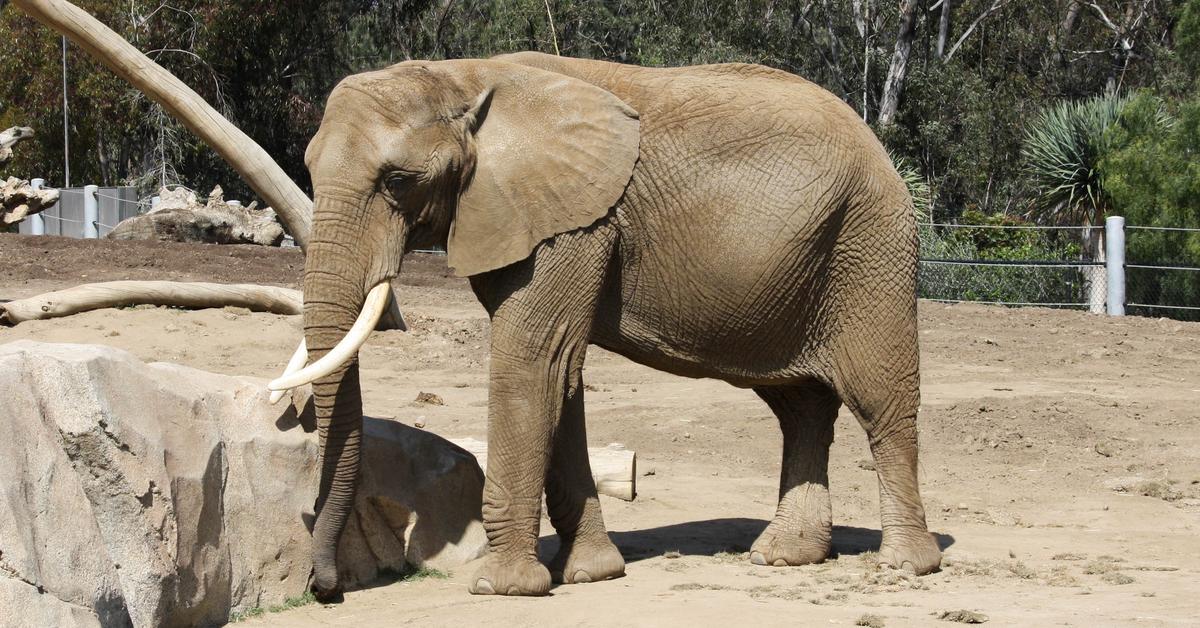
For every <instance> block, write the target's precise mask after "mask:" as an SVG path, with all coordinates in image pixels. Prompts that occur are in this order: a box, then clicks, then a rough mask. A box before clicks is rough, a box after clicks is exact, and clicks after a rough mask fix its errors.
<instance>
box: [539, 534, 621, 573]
mask: <svg viewBox="0 0 1200 628" xmlns="http://www.w3.org/2000/svg"><path fill="white" fill-rule="evenodd" d="M624 575H625V558H624V557H623V556H621V552H620V550H618V549H617V546H616V545H613V542H612V541H611V540H610V539H609V538H608V535H607V534H605V535H603V536H601V537H598V538H596V539H594V540H590V541H586V542H585V541H584V540H582V539H576V540H575V541H574V542H573V543H569V544H563V546H562V547H560V548H559V550H558V553H557V554H555V556H554V559H553V560H551V561H550V576H551V578H553V579H554V581H555V582H560V583H563V584H582V583H584V582H600V581H601V580H612V579H613V578H620V577H621V576H624Z"/></svg>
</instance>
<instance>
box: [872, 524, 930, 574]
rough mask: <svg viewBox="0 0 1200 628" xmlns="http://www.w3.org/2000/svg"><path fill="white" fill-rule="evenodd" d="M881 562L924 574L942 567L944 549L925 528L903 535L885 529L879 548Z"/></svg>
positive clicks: (892, 566)
mask: <svg viewBox="0 0 1200 628" xmlns="http://www.w3.org/2000/svg"><path fill="white" fill-rule="evenodd" d="M879 564H880V565H881V566H886V567H891V568H893V569H903V570H904V571H908V572H911V573H914V574H916V575H918V576H923V575H925V574H928V573H933V572H935V571H938V570H939V569H941V566H942V551H941V550H940V549H938V546H937V542H936V541H935V540H934V538H933V535H932V534H930V533H928V532H925V531H923V530H922V531H921V532H919V533H915V534H905V535H904V536H903V537H901V536H899V535H891V534H888V533H887V531H886V530H885V531H884V534H883V544H882V545H881V546H880V548H879Z"/></svg>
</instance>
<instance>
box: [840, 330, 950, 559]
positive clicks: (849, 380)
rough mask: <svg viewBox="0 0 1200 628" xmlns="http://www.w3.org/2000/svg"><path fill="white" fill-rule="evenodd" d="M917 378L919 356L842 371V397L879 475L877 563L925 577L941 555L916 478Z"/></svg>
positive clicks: (918, 394)
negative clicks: (863, 433)
mask: <svg viewBox="0 0 1200 628" xmlns="http://www.w3.org/2000/svg"><path fill="white" fill-rule="evenodd" d="M914 346H915V345H914ZM847 375H849V376H848V377H847ZM917 380H918V378H917V373H916V360H915V358H913V359H908V360H904V361H893V362H891V363H889V361H887V360H882V361H880V362H878V363H876V365H875V367H874V368H873V369H864V370H859V371H851V372H848V373H843V384H842V385H843V386H844V390H843V391H842V392H843V395H842V397H843V399H844V401H845V402H846V405H847V406H848V407H849V408H850V410H851V411H853V412H854V414H855V416H857V417H858V420H859V423H861V424H862V426H863V429H864V430H866V432H867V440H868V442H869V444H870V446H871V455H872V456H873V457H874V459H875V470H876V473H877V474H878V476H879V509H880V515H881V519H882V526H883V542H882V544H881V545H880V547H879V563H880V564H882V565H887V566H890V567H894V568H896V569H905V570H908V571H912V572H914V573H916V574H917V575H923V574H927V573H930V572H933V571H937V569H938V567H939V566H940V565H941V561H942V553H941V550H940V549H939V548H938V545H937V542H936V541H935V539H934V537H933V535H931V534H930V533H929V530H928V528H927V527H926V525H925V507H924V506H923V505H922V502H921V493H920V488H919V483H918V479H917V469H918V466H917V409H918V407H919V406H920V393H919V390H918V385H917Z"/></svg>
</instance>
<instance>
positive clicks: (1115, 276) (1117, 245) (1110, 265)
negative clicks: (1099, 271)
mask: <svg viewBox="0 0 1200 628" xmlns="http://www.w3.org/2000/svg"><path fill="white" fill-rule="evenodd" d="M1104 249H1105V261H1104V265H1105V268H1106V269H1107V270H1108V299H1107V301H1108V315H1109V316H1125V219H1124V218H1123V217H1121V216H1109V217H1108V218H1107V219H1105V221H1104Z"/></svg>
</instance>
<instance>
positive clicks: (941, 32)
mask: <svg viewBox="0 0 1200 628" xmlns="http://www.w3.org/2000/svg"><path fill="white" fill-rule="evenodd" d="M950 5H951V0H942V14H941V16H940V17H939V18H938V40H937V56H938V58H939V59H944V58H945V57H946V44H948V43H949V40H950V10H951V7H950Z"/></svg>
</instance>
